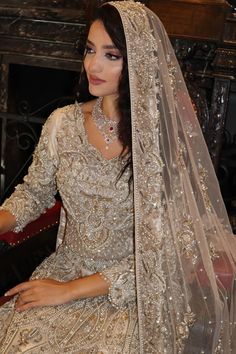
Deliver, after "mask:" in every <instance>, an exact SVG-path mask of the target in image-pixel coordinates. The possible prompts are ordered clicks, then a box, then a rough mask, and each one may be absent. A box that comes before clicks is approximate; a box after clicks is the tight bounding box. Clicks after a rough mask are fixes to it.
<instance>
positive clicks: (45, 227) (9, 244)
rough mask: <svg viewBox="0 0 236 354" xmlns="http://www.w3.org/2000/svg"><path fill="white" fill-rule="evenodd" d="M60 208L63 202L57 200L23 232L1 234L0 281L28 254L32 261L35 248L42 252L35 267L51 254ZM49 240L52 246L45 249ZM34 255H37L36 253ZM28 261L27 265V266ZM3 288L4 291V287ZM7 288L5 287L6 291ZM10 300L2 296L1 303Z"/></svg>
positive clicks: (35, 262) (34, 263) (38, 255)
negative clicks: (51, 234)
mask: <svg viewBox="0 0 236 354" xmlns="http://www.w3.org/2000/svg"><path fill="white" fill-rule="evenodd" d="M60 210H61V202H60V201H57V202H56V203H55V205H54V206H53V207H52V208H50V209H48V210H47V211H46V212H45V213H43V214H42V215H41V216H40V217H39V218H38V219H37V220H35V221H33V222H31V223H30V224H28V225H27V226H26V227H25V228H24V230H23V231H22V232H19V233H15V232H13V231H10V232H6V233H5V234H2V235H0V242H1V245H2V246H3V248H2V252H1V253H0V282H4V281H2V279H1V274H2V277H4V273H6V274H7V272H9V269H10V268H11V267H12V268H14V269H15V268H18V264H19V267H20V266H21V263H22V262H21V260H22V261H24V259H25V257H26V254H27V258H28V261H27V262H28V263H29V262H30V257H31V253H32V254H33V251H32V249H33V248H37V250H36V252H37V251H38V253H40V254H37V255H36V256H37V257H36V258H37V260H36V261H34V262H33V267H35V265H36V266H37V263H39V262H41V261H42V259H41V258H42V257H45V256H47V255H49V253H50V252H51V251H52V249H53V247H54V244H55V240H56V230H57V226H58V222H59V218H60ZM50 233H53V237H51V236H50ZM35 240H36V241H35ZM41 240H43V241H41ZM47 242H49V243H50V246H49V247H48V248H49V250H46V251H45V245H46V244H47ZM42 245H43V246H42ZM40 247H42V249H43V247H44V251H42V249H41V251H40ZM22 250H23V252H22ZM44 253H45V254H44ZM33 256H34V257H35V254H34V255H33ZM17 257H18V258H19V260H18V263H17V261H16V263H15V264H14V265H12V263H14V262H15V260H16V259H17ZM40 257H41V258H40ZM27 262H26V265H25V267H27V264H28V263H27ZM29 271H30V270H29ZM12 272H13V271H11V273H10V274H12ZM8 278H9V277H8V276H7V275H6V278H5V280H6V281H7V283H8V281H9V279H8ZM17 280H18V279H14V280H13V282H12V283H11V282H9V285H8V287H12V286H14V285H15V283H16V282H17ZM22 280H24V279H21V278H19V281H22ZM14 282H15V283H14ZM3 288H4V287H3ZM1 290H2V291H3V289H1ZM6 290H7V288H6V289H4V291H6ZM8 300H9V298H8V297H5V296H0V305H2V304H3V303H4V302H6V301H8Z"/></svg>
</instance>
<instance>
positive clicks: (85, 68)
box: [83, 57, 88, 74]
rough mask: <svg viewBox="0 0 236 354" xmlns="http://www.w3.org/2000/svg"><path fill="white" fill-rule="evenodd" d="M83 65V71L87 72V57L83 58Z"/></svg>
mask: <svg viewBox="0 0 236 354" xmlns="http://www.w3.org/2000/svg"><path fill="white" fill-rule="evenodd" d="M83 67H84V70H85V72H86V74H87V70H88V59H87V57H85V58H84V62H83Z"/></svg>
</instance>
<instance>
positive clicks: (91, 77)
mask: <svg viewBox="0 0 236 354" xmlns="http://www.w3.org/2000/svg"><path fill="white" fill-rule="evenodd" d="M88 80H89V83H90V84H92V85H101V84H103V83H104V82H106V81H105V80H102V79H99V78H98V77H97V76H94V75H89V77H88Z"/></svg>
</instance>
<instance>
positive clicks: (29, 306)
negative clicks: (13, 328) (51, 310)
mask: <svg viewBox="0 0 236 354" xmlns="http://www.w3.org/2000/svg"><path fill="white" fill-rule="evenodd" d="M40 306H42V305H41V303H40V302H37V301H34V302H28V303H26V304H23V305H20V306H18V307H17V308H16V311H17V312H22V311H25V310H28V309H32V308H35V307H40Z"/></svg>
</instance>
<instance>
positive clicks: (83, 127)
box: [76, 102, 121, 162]
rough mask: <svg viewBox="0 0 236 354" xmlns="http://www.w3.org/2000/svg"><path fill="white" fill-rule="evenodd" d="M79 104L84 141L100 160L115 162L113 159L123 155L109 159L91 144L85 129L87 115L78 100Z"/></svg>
mask: <svg viewBox="0 0 236 354" xmlns="http://www.w3.org/2000/svg"><path fill="white" fill-rule="evenodd" d="M76 104H77V107H78V109H79V112H80V116H81V118H82V120H81V126H82V130H83V136H84V141H85V143H86V145H87V146H88V147H89V148H90V149H91V150H93V151H94V152H95V153H96V155H97V156H98V157H99V158H100V160H102V161H105V162H113V161H116V160H118V159H119V158H120V157H121V156H120V155H117V156H114V157H112V158H111V159H107V158H106V157H104V155H103V154H102V153H101V151H100V150H99V149H98V148H96V147H95V146H94V145H93V144H91V143H90V142H89V140H88V135H87V132H86V129H85V126H84V122H85V115H84V112H83V111H82V108H81V103H78V102H76Z"/></svg>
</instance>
